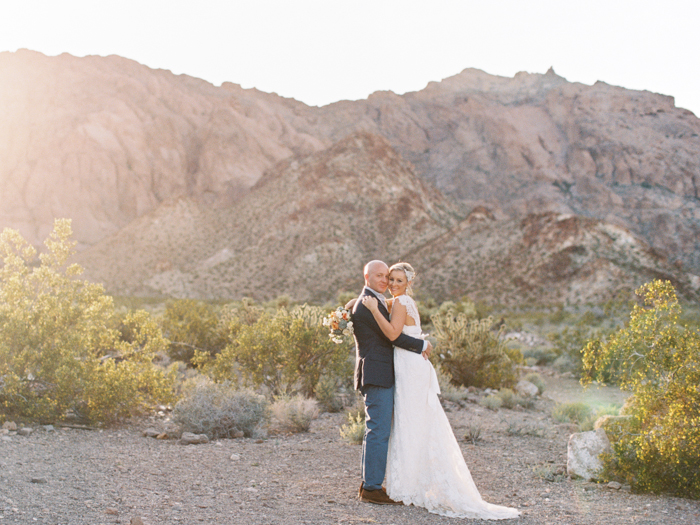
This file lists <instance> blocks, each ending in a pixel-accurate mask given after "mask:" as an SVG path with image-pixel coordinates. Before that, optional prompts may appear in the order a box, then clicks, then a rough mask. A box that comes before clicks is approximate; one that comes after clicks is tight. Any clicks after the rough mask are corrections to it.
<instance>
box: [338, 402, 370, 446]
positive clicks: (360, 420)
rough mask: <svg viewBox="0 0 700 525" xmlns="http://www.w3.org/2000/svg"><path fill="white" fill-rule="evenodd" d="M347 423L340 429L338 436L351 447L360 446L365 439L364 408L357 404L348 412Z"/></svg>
mask: <svg viewBox="0 0 700 525" xmlns="http://www.w3.org/2000/svg"><path fill="white" fill-rule="evenodd" d="M347 419H348V422H347V423H346V424H345V425H342V426H341V427H340V436H341V437H342V438H343V439H344V440H345V441H347V442H348V443H351V444H353V445H360V444H362V440H363V439H364V437H365V407H364V405H361V404H360V403H359V402H358V403H357V405H356V406H355V408H354V409H351V410H348V413H347Z"/></svg>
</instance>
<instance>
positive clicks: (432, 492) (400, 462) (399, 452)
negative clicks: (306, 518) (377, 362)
mask: <svg viewBox="0 0 700 525" xmlns="http://www.w3.org/2000/svg"><path fill="white" fill-rule="evenodd" d="M395 300H398V301H400V302H401V304H402V305H404V306H405V307H406V310H407V312H408V315H409V316H411V318H413V320H414V321H415V323H416V325H415V326H404V327H403V332H404V333H405V334H408V335H410V336H413V337H420V336H421V327H420V317H419V315H418V309H417V307H416V303H415V302H414V301H413V299H412V298H411V297H409V296H407V295H400V296H398V297H397V298H396V299H395ZM394 371H395V373H396V390H395V393H394V419H393V427H392V430H391V438H390V440H389V457H388V460H387V481H386V489H387V493H388V494H389V496H390V497H391V498H392V499H394V500H401V501H403V502H404V504H406V505H411V504H413V505H415V506H417V507H424V508H425V509H427V510H428V511H430V512H433V513H435V514H441V515H443V516H449V517H453V518H478V519H490V520H500V519H508V518H517V517H518V516H519V515H520V513H519V512H518V510H516V509H512V508H508V507H501V506H498V505H492V504H491V503H487V502H485V501H484V500H483V499H481V495H480V494H479V491H478V489H477V488H476V485H475V484H474V481H473V480H472V476H471V474H470V473H469V468H468V467H467V464H466V462H465V461H464V457H463V456H462V451H461V450H460V448H459V444H458V443H457V440H456V439H455V436H454V434H453V432H452V427H451V426H450V422H449V421H448V420H447V416H446V415H445V412H444V411H443V409H442V406H441V405H440V400H439V399H438V394H439V393H440V387H439V386H438V381H437V375H436V373H435V369H434V368H433V365H432V364H431V363H430V361H427V360H426V359H424V358H423V356H421V355H420V354H416V353H414V352H408V351H406V350H401V349H400V348H394Z"/></svg>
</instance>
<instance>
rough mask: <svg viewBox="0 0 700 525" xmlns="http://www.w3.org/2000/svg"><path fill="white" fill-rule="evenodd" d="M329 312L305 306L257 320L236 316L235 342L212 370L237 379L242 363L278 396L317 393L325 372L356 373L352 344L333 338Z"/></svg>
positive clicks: (232, 328)
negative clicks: (246, 320)
mask: <svg viewBox="0 0 700 525" xmlns="http://www.w3.org/2000/svg"><path fill="white" fill-rule="evenodd" d="M324 316H325V312H324V310H323V309H322V308H320V307H316V306H309V305H302V306H295V307H293V308H292V309H291V310H287V309H285V308H281V309H279V310H278V311H277V312H276V313H275V314H270V313H263V314H262V315H261V316H260V317H259V318H258V319H257V321H255V322H254V323H253V324H244V323H243V322H241V320H240V319H238V318H233V319H232V320H231V321H230V324H229V332H230V334H231V342H230V343H229V344H228V345H227V346H226V348H224V350H223V351H222V352H221V353H220V354H218V355H217V356H216V357H215V359H214V360H213V361H212V362H211V363H210V365H209V366H208V368H207V369H208V371H209V372H210V374H211V375H212V377H214V378H215V379H217V380H223V379H230V380H233V379H235V374H236V369H235V367H234V364H237V366H238V370H240V371H241V372H242V373H243V374H244V375H245V376H246V377H247V378H248V379H249V380H250V381H251V382H252V383H253V384H255V385H256V386H261V385H264V386H266V387H267V388H268V389H269V390H270V391H271V393H272V394H274V395H279V394H291V393H294V392H298V393H301V394H302V395H305V396H307V397H313V396H314V395H315V389H316V385H318V383H319V379H320V378H321V375H322V374H324V375H328V374H329V375H331V376H335V377H339V378H347V377H350V376H351V375H352V362H351V359H350V357H351V352H350V346H349V343H344V344H336V343H334V342H333V341H331V340H330V339H329V337H328V330H327V328H326V327H324V326H323V324H322V320H323V318H324Z"/></svg>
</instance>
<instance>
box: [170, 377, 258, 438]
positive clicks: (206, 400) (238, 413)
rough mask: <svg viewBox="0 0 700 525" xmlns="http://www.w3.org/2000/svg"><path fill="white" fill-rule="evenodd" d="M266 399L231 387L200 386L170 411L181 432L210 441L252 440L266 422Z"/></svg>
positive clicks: (222, 384)
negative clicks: (190, 433)
mask: <svg viewBox="0 0 700 525" xmlns="http://www.w3.org/2000/svg"><path fill="white" fill-rule="evenodd" d="M267 406H268V403H267V400H266V398H265V396H262V395H260V394H256V393H255V392H252V391H251V390H237V389H235V388H234V387H233V386H232V385H231V383H228V382H224V383H212V382H210V381H204V382H200V383H199V384H198V385H196V386H194V387H193V388H192V389H191V390H190V391H189V392H188V393H187V394H186V395H185V396H184V397H183V398H182V399H180V401H178V403H177V404H176V405H175V408H174V409H173V422H175V423H177V424H178V425H179V426H180V428H181V429H182V431H183V432H194V433H195V434H206V435H207V436H208V437H209V438H210V439H216V438H232V437H238V436H240V435H241V434H243V435H244V436H247V437H251V436H255V435H257V433H258V432H259V431H260V429H261V427H262V426H263V425H264V423H265V422H266V420H267V417H268V413H267Z"/></svg>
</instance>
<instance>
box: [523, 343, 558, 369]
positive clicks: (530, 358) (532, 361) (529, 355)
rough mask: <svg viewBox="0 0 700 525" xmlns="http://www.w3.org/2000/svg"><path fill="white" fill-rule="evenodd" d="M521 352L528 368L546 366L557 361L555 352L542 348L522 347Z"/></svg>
mask: <svg viewBox="0 0 700 525" xmlns="http://www.w3.org/2000/svg"><path fill="white" fill-rule="evenodd" d="M521 352H522V354H523V359H524V360H525V363H527V365H528V366H534V365H537V366H546V365H548V364H550V363H551V362H552V361H554V360H555V359H557V353H556V352H555V351H554V350H552V349H551V348H544V347H541V346H531V347H525V348H522V347H521Z"/></svg>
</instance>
